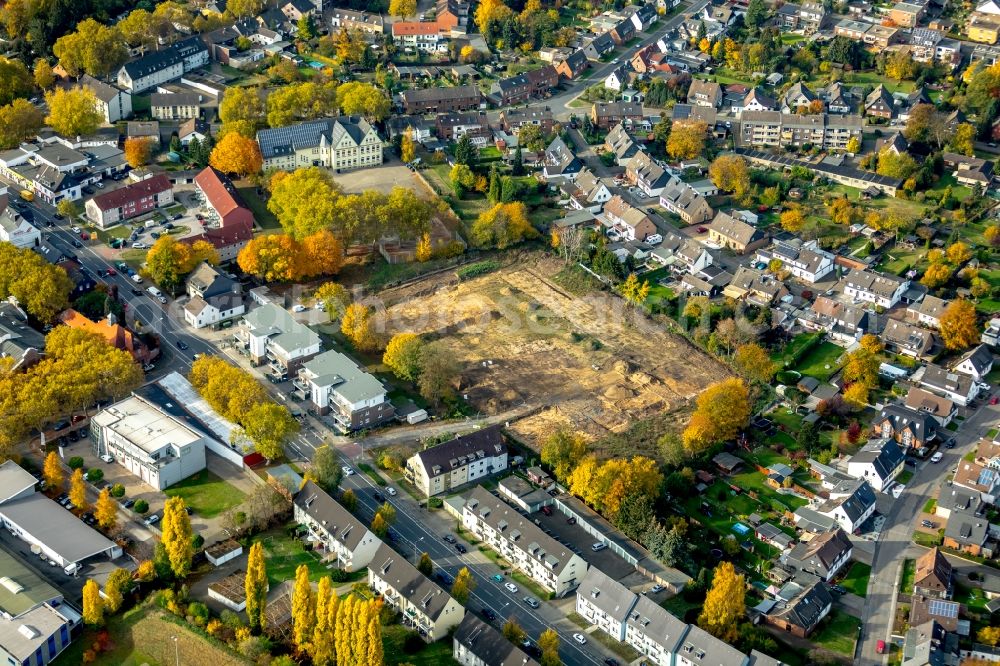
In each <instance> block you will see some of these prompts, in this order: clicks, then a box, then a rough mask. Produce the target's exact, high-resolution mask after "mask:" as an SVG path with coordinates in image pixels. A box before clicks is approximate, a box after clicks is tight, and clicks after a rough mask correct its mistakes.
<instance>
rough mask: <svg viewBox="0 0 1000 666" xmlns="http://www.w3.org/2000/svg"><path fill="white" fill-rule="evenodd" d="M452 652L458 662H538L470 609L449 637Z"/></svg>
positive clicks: (507, 665)
mask: <svg viewBox="0 0 1000 666" xmlns="http://www.w3.org/2000/svg"><path fill="white" fill-rule="evenodd" d="M452 650H453V652H452V656H453V657H454V658H455V661H457V662H458V663H459V664H461V665H462V666H538V662H537V661H535V660H534V659H532V658H531V657H529V656H528V655H527V654H525V652H524V651H523V650H521V648H519V647H517V646H516V645H514V644H513V643H511V642H510V641H508V640H507V639H506V638H505V637H504V635H503V634H501V633H500V632H499V631H497V630H496V629H494V628H493V627H491V626H490V625H488V624H486V623H485V622H483V621H482V620H480V619H479V618H478V617H476V616H475V615H473V614H472V613H466V614H465V619H463V620H462V624H460V625H458V629H457V630H456V631H455V634H454V636H453V637H452Z"/></svg>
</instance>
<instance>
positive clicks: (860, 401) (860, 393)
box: [844, 382, 871, 410]
mask: <svg viewBox="0 0 1000 666" xmlns="http://www.w3.org/2000/svg"><path fill="white" fill-rule="evenodd" d="M870 392H871V387H870V386H868V385H867V384H865V383H864V382H854V383H853V384H851V385H850V386H848V387H847V389H846V390H845V391H844V402H846V403H847V404H848V405H850V406H851V408H852V409H855V410H858V409H864V407H865V405H867V404H868V394H869V393H870Z"/></svg>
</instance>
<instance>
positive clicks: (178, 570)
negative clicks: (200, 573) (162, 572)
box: [160, 497, 194, 580]
mask: <svg viewBox="0 0 1000 666" xmlns="http://www.w3.org/2000/svg"><path fill="white" fill-rule="evenodd" d="M160 532H161V536H160V540H161V542H162V543H163V547H164V549H165V550H166V551H167V558H168V559H169V560H170V569H171V571H173V573H174V576H176V577H177V578H178V579H181V580H183V579H184V578H187V575H188V574H189V573H190V572H191V563H192V561H193V560H194V544H193V542H192V538H193V533H192V531H191V517H190V516H188V514H187V510H186V509H185V507H184V499H183V498H182V497H171V498H169V499H168V500H167V502H166V504H164V506H163V518H162V520H161V523H160Z"/></svg>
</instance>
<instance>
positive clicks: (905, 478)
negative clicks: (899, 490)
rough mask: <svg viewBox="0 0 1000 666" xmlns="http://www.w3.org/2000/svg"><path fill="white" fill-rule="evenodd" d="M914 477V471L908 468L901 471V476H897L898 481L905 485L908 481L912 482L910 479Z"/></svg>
mask: <svg viewBox="0 0 1000 666" xmlns="http://www.w3.org/2000/svg"><path fill="white" fill-rule="evenodd" d="M912 478H913V472H911V471H910V470H908V469H905V470H903V471H902V472H900V473H899V476H897V477H896V483H898V484H900V485H902V486H905V485H906V484H907V483H909V482H910V479H912Z"/></svg>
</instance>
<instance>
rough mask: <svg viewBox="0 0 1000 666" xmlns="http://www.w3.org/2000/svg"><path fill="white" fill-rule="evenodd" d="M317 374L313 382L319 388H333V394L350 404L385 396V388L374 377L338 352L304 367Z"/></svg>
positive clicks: (319, 358)
mask: <svg viewBox="0 0 1000 666" xmlns="http://www.w3.org/2000/svg"><path fill="white" fill-rule="evenodd" d="M303 367H304V368H305V369H306V370H307V371H309V372H312V373H315V375H316V377H315V378H314V379H312V380H311V381H312V382H313V383H315V384H317V385H318V386H332V387H333V392H334V393H336V394H337V395H340V396H341V397H343V398H344V399H345V400H347V401H348V402H350V403H352V404H353V403H357V402H361V401H362V400H368V399H370V398H377V397H378V396H381V395H385V387H384V386H382V382H380V381H379V380H377V379H375V377H374V376H372V375H370V374H368V373H367V372H365V371H364V370H362V369H361V368H360V367H359V366H358V364H357V363H355V362H354V361H352V360H351V359H350V358H348V357H347V356H345V355H344V354H341V353H340V352H338V351H334V350H330V351H327V352H323V353H322V354H320V355H319V356H317V357H315V358H313V359H312V360H311V361H309V362H308V363H305V364H304V366H303Z"/></svg>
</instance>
